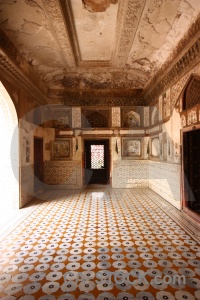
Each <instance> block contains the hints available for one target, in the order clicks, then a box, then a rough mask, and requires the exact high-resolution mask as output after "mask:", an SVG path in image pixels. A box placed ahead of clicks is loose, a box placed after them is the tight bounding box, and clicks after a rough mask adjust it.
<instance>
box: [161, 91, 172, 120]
mask: <svg viewBox="0 0 200 300" xmlns="http://www.w3.org/2000/svg"><path fill="white" fill-rule="evenodd" d="M162 101H163V119H166V118H168V117H169V116H170V114H171V99H170V89H168V90H167V91H166V92H165V93H164V94H162Z"/></svg>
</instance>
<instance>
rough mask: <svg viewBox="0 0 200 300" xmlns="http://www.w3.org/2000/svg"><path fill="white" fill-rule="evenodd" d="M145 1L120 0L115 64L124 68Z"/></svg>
mask: <svg viewBox="0 0 200 300" xmlns="http://www.w3.org/2000/svg"><path fill="white" fill-rule="evenodd" d="M144 3H145V1H144V0H137V1H132V0H128V1H124V0H121V1H119V11H118V13H119V14H118V22H117V30H116V45H115V49H116V51H115V54H114V57H113V64H114V65H115V66H116V67H117V68H123V67H124V66H125V64H126V62H127V60H128V55H129V53H130V50H131V47H132V43H133V40H134V37H135V33H136V30H137V27H138V23H139V20H140V18H138V15H140V14H141V12H142V10H143V6H144Z"/></svg>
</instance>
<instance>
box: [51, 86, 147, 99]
mask: <svg viewBox="0 0 200 300" xmlns="http://www.w3.org/2000/svg"><path fill="white" fill-rule="evenodd" d="M91 95H92V97H97V98H109V97H117V98H130V99H132V98H133V99H137V101H141V102H144V101H143V99H142V90H141V89H135V90H134V89H132V90H131V89H129V90H124V89H115V90H114V89H111V90H107V89H105V90H102V89H99V90H97V89H88V90H81V89H76V90H75V89H61V90H58V89H53V90H49V94H48V96H49V97H50V98H65V97H69V98H70V97H71V98H80V99H84V98H86V99H88V98H91Z"/></svg>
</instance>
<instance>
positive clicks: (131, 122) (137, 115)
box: [121, 107, 144, 128]
mask: <svg viewBox="0 0 200 300" xmlns="http://www.w3.org/2000/svg"><path fill="white" fill-rule="evenodd" d="M121 116H122V122H121V124H122V127H127V128H137V127H143V126H144V120H143V119H144V117H143V108H142V107H133V108H122V113H121Z"/></svg>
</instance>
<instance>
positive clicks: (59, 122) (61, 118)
mask: <svg viewBox="0 0 200 300" xmlns="http://www.w3.org/2000/svg"><path fill="white" fill-rule="evenodd" d="M54 126H55V128H60V129H69V128H70V127H71V110H70V109H63V108H62V109H59V110H56V111H55V112H54Z"/></svg>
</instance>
